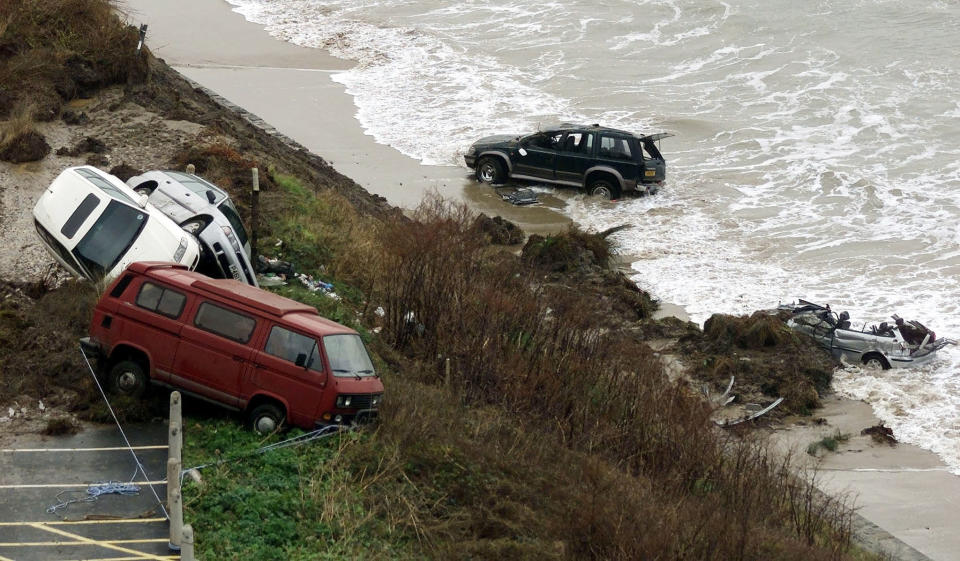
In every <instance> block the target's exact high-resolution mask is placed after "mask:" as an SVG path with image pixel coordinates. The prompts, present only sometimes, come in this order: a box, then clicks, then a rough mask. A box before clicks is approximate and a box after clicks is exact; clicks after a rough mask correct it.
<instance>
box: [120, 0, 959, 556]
mask: <svg viewBox="0 0 960 561" xmlns="http://www.w3.org/2000/svg"><path fill="white" fill-rule="evenodd" d="M121 9H123V10H124V11H125V12H126V13H127V17H128V19H129V21H130V22H131V23H133V24H140V23H147V24H148V25H149V30H148V33H147V44H148V45H149V46H150V48H151V49H152V50H153V51H154V53H155V54H157V55H158V56H159V57H161V58H164V59H165V60H166V61H167V63H169V64H170V65H171V66H173V67H174V68H176V69H177V70H178V71H180V72H181V73H182V74H184V75H185V76H187V77H189V78H190V79H192V80H194V81H196V82H197V83H199V84H201V85H203V86H205V87H207V88H209V89H211V90H213V91H215V92H217V93H218V94H220V95H222V96H223V97H224V98H226V99H228V100H230V101H231V102H233V103H235V104H237V105H240V106H242V107H244V108H246V109H247V110H249V111H250V112H252V113H254V114H256V115H258V116H259V117H261V118H262V119H263V120H265V121H266V122H268V123H269V124H270V125H272V126H273V127H275V128H277V129H278V130H280V131H281V132H283V133H284V134H286V135H287V136H289V137H291V138H292V139H294V140H296V141H298V142H300V143H301V144H303V145H304V146H306V147H307V148H308V149H310V150H311V151H313V152H315V153H317V154H319V155H321V156H322V157H324V158H325V159H326V160H328V161H329V162H330V163H331V164H332V165H333V166H334V167H335V168H336V169H337V170H338V171H340V172H341V173H343V174H345V175H347V176H349V177H351V178H353V179H354V180H356V181H357V182H358V183H359V184H361V185H362V186H364V187H365V188H366V189H368V190H369V191H371V192H373V193H377V194H380V195H383V196H384V197H386V198H387V200H388V201H389V202H390V203H392V204H394V205H397V206H400V207H403V208H406V209H411V208H414V207H416V205H417V204H418V203H419V201H420V200H421V199H422V198H423V197H424V196H425V195H426V194H427V193H430V192H436V193H438V194H440V195H442V196H444V197H446V198H450V199H453V200H458V201H463V202H466V203H467V204H469V205H470V206H471V207H473V208H475V209H476V210H478V211H481V212H484V213H487V214H490V215H500V216H503V217H505V218H507V219H509V220H512V221H514V222H516V223H518V224H519V225H521V227H523V228H524V229H525V230H526V231H528V232H547V231H555V230H558V229H562V228H564V227H566V225H567V224H568V223H569V219H567V218H566V217H564V216H562V215H561V214H559V213H558V212H555V211H554V210H552V208H553V209H556V208H560V207H562V205H563V201H562V200H561V199H560V198H557V197H553V196H546V197H544V199H543V200H544V202H545V204H544V205H542V206H540V207H536V208H529V207H513V206H511V205H509V204H506V203H504V202H503V201H501V200H500V198H499V196H497V194H496V192H495V191H494V190H493V189H491V188H489V187H485V186H481V185H479V184H477V183H476V182H475V181H472V180H471V179H470V177H469V170H467V169H466V168H460V167H453V166H426V165H421V164H420V163H419V162H417V161H415V160H414V159H412V158H409V157H407V156H405V155H403V154H401V153H400V152H399V151H397V150H395V149H393V148H391V147H388V146H384V145H381V144H377V143H376V142H374V140H373V138H372V137H370V136H368V135H365V134H364V132H363V130H362V128H361V127H360V124H359V123H358V122H357V120H356V119H355V118H354V114H355V112H356V108H355V106H354V104H353V101H352V98H351V97H350V96H349V95H348V94H347V93H346V92H345V91H344V88H343V86H341V85H340V84H337V83H336V82H334V81H332V80H331V79H330V75H331V74H332V73H335V72H337V71H339V70H343V69H345V68H348V67H349V65H350V62H349V61H345V60H342V59H338V58H335V57H332V56H330V55H328V54H327V53H325V52H324V51H322V50H318V49H307V48H302V47H298V46H295V45H292V44H289V43H285V42H282V41H279V40H275V39H273V38H271V37H270V36H269V35H268V34H267V33H266V32H264V31H263V29H262V27H261V26H258V25H256V24H251V23H249V22H247V21H245V20H244V19H243V17H242V16H240V15H238V14H236V13H234V12H232V11H231V10H230V7H229V5H228V4H227V3H226V2H224V1H222V0H203V1H199V2H198V1H192V2H191V1H188V0H163V1H161V0H128V1H126V2H124V3H122V4H121ZM551 207H552V208H551ZM666 308H667V310H668V311H669V312H670V313H673V314H678V315H682V310H677V309H676V307H671V306H667V307H666ZM814 416H816V417H822V418H823V419H825V421H826V424H823V425H813V424H810V423H809V420H807V421H806V422H807V424H806V425H799V424H791V425H787V427H786V428H783V429H782V430H778V431H777V432H776V434H777V437H778V442H780V443H781V444H782V445H783V446H786V447H793V448H795V449H797V451H798V454H799V455H800V456H801V457H804V458H807V457H808V456H807V455H806V447H807V445H808V444H810V443H811V442H814V441H816V440H819V439H820V438H822V437H823V436H826V435H830V434H833V433H835V432H837V431H840V432H841V433H848V434H851V435H852V436H851V438H850V439H849V440H848V441H846V442H844V443H843V444H842V445H841V447H840V448H839V450H838V451H837V452H835V453H829V454H827V455H826V456H824V457H823V458H822V459H820V460H819V461H818V465H819V467H820V469H821V488H823V489H824V490H825V491H828V492H849V493H852V494H853V495H855V496H856V497H857V499H856V504H857V505H858V506H859V507H860V510H859V512H860V514H861V515H863V516H864V517H865V518H867V519H869V520H870V521H872V522H874V523H875V524H876V525H878V526H880V527H881V528H883V529H884V530H886V531H888V532H890V533H891V534H893V536H895V537H896V538H898V539H900V540H902V541H903V542H905V543H906V544H907V545H908V546H910V547H912V548H915V549H916V550H918V551H919V552H921V553H922V554H924V555H926V556H928V557H929V558H931V559H937V560H950V559H960V536H958V535H957V534H956V532H954V531H952V530H953V528H952V524H953V516H952V515H953V513H954V511H955V509H956V506H957V504H958V503H960V478H957V477H956V476H954V475H952V474H950V473H949V471H948V470H947V468H946V466H945V465H944V464H943V463H942V462H941V461H940V460H939V459H938V458H937V457H936V456H935V455H934V454H932V453H930V452H927V451H924V450H921V449H919V448H916V447H913V446H908V445H898V446H896V447H889V446H887V445H882V444H876V443H873V442H872V441H871V440H870V437H867V436H860V431H861V430H862V429H864V428H867V427H870V426H873V425H876V424H877V423H878V422H879V421H878V420H877V419H876V418H875V416H874V415H873V413H872V411H871V410H870V407H869V406H868V405H866V404H864V403H861V402H854V401H849V400H841V399H836V398H830V399H827V400H825V407H824V409H822V410H820V411H817V412H815V413H814ZM878 541H880V542H881V543H883V540H882V539H878ZM885 545H887V546H889V548H890V549H896V548H897V547H899V546H897V545H896V543H895V542H892V541H891V542H889V543H886V544H885ZM901 555H902V558H904V559H922V558H923V557H922V556H916V555H917V554H916V553H915V552H914V553H910V551H909V549H903V550H902V551H901ZM911 555H913V556H912V557H911Z"/></svg>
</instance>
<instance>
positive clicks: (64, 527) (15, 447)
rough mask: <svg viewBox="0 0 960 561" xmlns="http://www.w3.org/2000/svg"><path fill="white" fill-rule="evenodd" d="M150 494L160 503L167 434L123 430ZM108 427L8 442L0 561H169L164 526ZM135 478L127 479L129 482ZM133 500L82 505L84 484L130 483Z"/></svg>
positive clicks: (1, 471)
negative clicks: (73, 433) (132, 487)
mask: <svg viewBox="0 0 960 561" xmlns="http://www.w3.org/2000/svg"><path fill="white" fill-rule="evenodd" d="M124 430H125V431H126V433H127V437H128V438H129V439H130V443H131V445H132V446H133V448H134V450H135V452H136V453H137V456H138V457H139V458H140V461H141V463H142V464H143V466H144V468H145V470H146V473H147V474H148V475H149V481H150V483H152V486H153V491H155V492H156V495H157V496H158V497H159V498H160V499H161V500H165V499H166V492H167V490H166V483H165V481H164V479H165V478H166V460H167V445H166V442H167V430H166V427H165V426H164V425H143V426H136V427H125V429H124ZM135 471H136V463H135V461H134V459H133V457H132V455H131V453H130V451H129V450H128V449H127V447H126V444H125V443H124V441H123V437H122V436H121V435H120V432H119V431H118V430H117V428H116V427H106V428H98V429H93V430H86V431H83V432H81V433H79V434H76V435H73V436H61V437H50V436H40V435H24V436H19V437H15V438H14V441H13V442H12V443H11V444H8V445H7V447H6V448H3V449H0V561H67V560H80V559H89V560H102V561H106V560H112V561H121V560H131V561H133V560H139V559H152V560H160V559H162V560H170V559H179V555H174V554H172V553H171V552H170V551H169V549H168V547H167V546H168V539H169V525H168V523H167V520H166V518H165V516H164V511H163V509H162V508H161V506H160V505H159V503H158V500H157V497H155V496H154V492H153V491H151V487H150V485H149V484H148V483H146V481H147V480H146V479H145V478H144V477H143V475H142V474H140V473H135ZM134 476H135V477H134ZM131 479H133V480H134V481H133V483H134V484H135V485H136V486H137V487H139V492H138V493H136V494H129V495H121V494H114V493H111V494H104V495H101V496H100V497H98V498H97V499H96V500H93V501H83V500H80V501H78V502H70V503H69V504H66V505H63V506H61V507H60V508H57V509H56V510H55V511H53V512H49V511H48V509H50V508H51V507H53V506H54V505H57V504H60V503H62V502H67V501H70V500H71V499H84V498H88V497H89V495H88V493H87V489H88V487H89V486H90V484H94V483H99V482H105V481H113V482H118V483H122V484H126V483H129V482H131Z"/></svg>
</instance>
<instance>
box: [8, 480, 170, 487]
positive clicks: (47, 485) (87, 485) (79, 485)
mask: <svg viewBox="0 0 960 561" xmlns="http://www.w3.org/2000/svg"><path fill="white" fill-rule="evenodd" d="M130 483H134V484H136V485H166V484H167V480H166V479H164V480H162V481H131V482H130ZM91 485H96V483H24V484H19V485H0V489H44V488H48V487H53V488H56V487H89V486H91Z"/></svg>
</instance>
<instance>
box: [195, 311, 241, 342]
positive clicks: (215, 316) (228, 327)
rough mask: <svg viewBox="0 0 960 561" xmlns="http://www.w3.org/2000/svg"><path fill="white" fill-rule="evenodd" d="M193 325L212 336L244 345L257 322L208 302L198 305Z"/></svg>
mask: <svg viewBox="0 0 960 561" xmlns="http://www.w3.org/2000/svg"><path fill="white" fill-rule="evenodd" d="M193 324H194V325H196V326H197V327H199V328H200V329H202V330H204V331H209V332H210V333H213V334H214V335H219V336H221V337H226V338H227V339H230V340H232V341H236V342H238V343H246V342H247V341H249V340H250V337H251V336H252V335H253V329H254V328H255V327H256V326H257V321H256V320H255V319H253V318H251V317H247V316H245V315H243V314H238V313H237V312H234V311H232V310H228V309H226V308H221V307H220V306H217V305H215V304H211V303H210V302H204V303H202V304H200V309H199V310H197V317H196V318H194V320H193Z"/></svg>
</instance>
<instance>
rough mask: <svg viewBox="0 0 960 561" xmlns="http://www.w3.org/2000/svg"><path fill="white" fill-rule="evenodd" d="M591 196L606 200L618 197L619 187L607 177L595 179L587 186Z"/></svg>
mask: <svg viewBox="0 0 960 561" xmlns="http://www.w3.org/2000/svg"><path fill="white" fill-rule="evenodd" d="M587 193H589V194H590V196H591V197H602V198H604V199H607V200H608V201H610V200H613V199H619V198H620V188H619V187H618V186H616V185H614V184H613V182H612V181H610V180H608V179H595V180H593V181H591V182H590V185H588V186H587Z"/></svg>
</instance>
